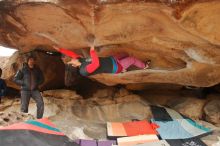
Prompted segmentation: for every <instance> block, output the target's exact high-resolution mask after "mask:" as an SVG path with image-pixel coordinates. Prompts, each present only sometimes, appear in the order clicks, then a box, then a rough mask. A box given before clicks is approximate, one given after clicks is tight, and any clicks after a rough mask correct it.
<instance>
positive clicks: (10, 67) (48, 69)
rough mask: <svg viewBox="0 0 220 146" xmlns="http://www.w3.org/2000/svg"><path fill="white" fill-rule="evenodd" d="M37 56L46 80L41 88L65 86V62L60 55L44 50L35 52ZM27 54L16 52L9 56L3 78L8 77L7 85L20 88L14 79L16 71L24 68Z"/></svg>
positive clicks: (4, 67) (4, 66)
mask: <svg viewBox="0 0 220 146" xmlns="http://www.w3.org/2000/svg"><path fill="white" fill-rule="evenodd" d="M32 54H33V55H34V56H35V57H36V62H37V65H38V66H39V67H40V69H41V70H42V72H43V74H44V77H45V82H44V83H43V85H42V86H41V89H51V88H59V87H63V86H64V64H63V63H62V61H61V60H60V57H59V56H50V55H48V54H46V53H43V52H37V51H35V52H33V53H32ZM26 56H27V55H26V54H19V52H16V53H15V54H14V55H13V56H11V57H10V58H9V61H7V62H6V63H5V64H4V65H3V67H2V69H3V76H2V77H3V78H4V79H6V81H7V85H8V86H11V87H14V88H16V89H19V87H18V86H17V85H16V84H15V83H14V82H13V81H12V80H13V77H14V75H15V74H16V72H17V71H18V70H19V69H20V68H22V66H23V62H24V61H25V58H26Z"/></svg>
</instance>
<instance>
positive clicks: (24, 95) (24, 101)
mask: <svg viewBox="0 0 220 146" xmlns="http://www.w3.org/2000/svg"><path fill="white" fill-rule="evenodd" d="M31 97H32V98H33V99H34V101H35V102H36V103H37V118H38V119H40V118H42V117H43V114H44V101H43V98H42V96H41V94H40V92H39V91H38V90H34V91H21V112H24V113H28V106H29V102H30V98H31Z"/></svg>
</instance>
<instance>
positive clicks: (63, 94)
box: [43, 89, 82, 100]
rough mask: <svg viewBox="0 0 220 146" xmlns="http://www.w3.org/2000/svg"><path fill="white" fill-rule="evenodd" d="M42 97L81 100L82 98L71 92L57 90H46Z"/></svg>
mask: <svg viewBox="0 0 220 146" xmlns="http://www.w3.org/2000/svg"><path fill="white" fill-rule="evenodd" d="M43 96H44V97H51V98H58V99H73V100H77V99H81V98H82V97H81V96H80V95H78V94H76V92H75V91H73V90H66V89H58V90H47V91H44V92H43Z"/></svg>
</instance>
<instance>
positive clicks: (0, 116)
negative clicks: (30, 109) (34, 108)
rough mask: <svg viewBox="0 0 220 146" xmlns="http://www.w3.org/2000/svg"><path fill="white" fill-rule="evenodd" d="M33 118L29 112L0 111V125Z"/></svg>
mask: <svg viewBox="0 0 220 146" xmlns="http://www.w3.org/2000/svg"><path fill="white" fill-rule="evenodd" d="M33 119H35V118H34V117H33V116H32V115H30V114H24V113H18V112H1V113H0V126H7V125H11V124H14V123H18V122H23V121H26V120H33Z"/></svg>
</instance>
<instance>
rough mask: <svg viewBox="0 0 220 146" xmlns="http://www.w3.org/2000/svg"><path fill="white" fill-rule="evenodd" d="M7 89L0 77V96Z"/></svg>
mask: <svg viewBox="0 0 220 146" xmlns="http://www.w3.org/2000/svg"><path fill="white" fill-rule="evenodd" d="M6 90H7V86H6V84H5V81H4V80H3V79H0V97H1V96H5V94H6Z"/></svg>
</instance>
